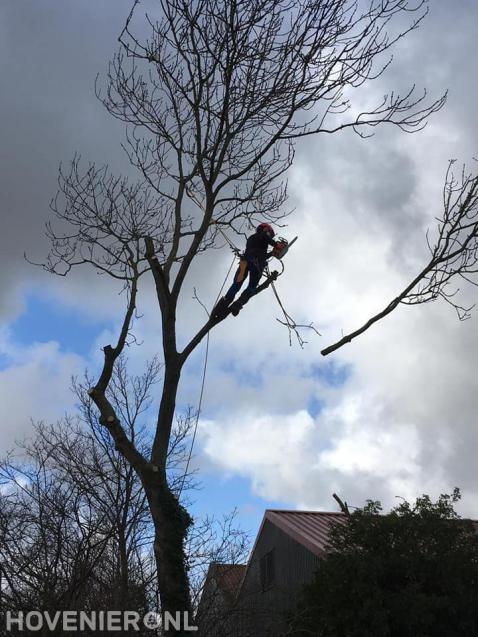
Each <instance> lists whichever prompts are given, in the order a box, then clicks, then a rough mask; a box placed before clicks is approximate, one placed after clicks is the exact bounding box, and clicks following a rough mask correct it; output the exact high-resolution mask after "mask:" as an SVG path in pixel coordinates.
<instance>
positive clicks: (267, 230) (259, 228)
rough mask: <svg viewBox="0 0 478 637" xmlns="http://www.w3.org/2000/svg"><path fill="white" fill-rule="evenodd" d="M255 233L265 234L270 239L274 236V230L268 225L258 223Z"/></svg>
mask: <svg viewBox="0 0 478 637" xmlns="http://www.w3.org/2000/svg"><path fill="white" fill-rule="evenodd" d="M257 232H265V233H266V234H268V235H269V237H270V238H271V239H272V238H273V237H274V235H275V232H274V229H273V228H272V226H271V225H270V224H269V223H260V224H259V225H258V226H257Z"/></svg>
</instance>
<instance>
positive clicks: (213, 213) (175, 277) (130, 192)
mask: <svg viewBox="0 0 478 637" xmlns="http://www.w3.org/2000/svg"><path fill="white" fill-rule="evenodd" d="M426 4H427V3H426V0H417V2H416V3H414V4H413V3H411V2H409V1H408V0H379V1H378V0H367V1H366V2H365V3H358V2H356V1H354V0H321V1H320V2H319V1H312V2H305V1H302V0H299V1H298V2H292V1H291V0H252V1H250V0H247V1H246V0H227V1H224V0H194V1H193V2H186V1H185V0H159V1H158V4H157V17H153V16H150V15H147V16H146V24H147V26H148V28H149V31H150V35H149V37H146V38H143V37H142V36H141V35H138V34H139V33H141V28H142V27H141V26H140V25H139V19H140V18H139V16H138V15H137V14H138V5H139V2H138V0H135V1H134V3H133V7H132V10H131V13H130V14H129V16H128V18H127V21H126V24H125V27H124V29H123V31H122V33H121V35H120V38H119V41H120V51H119V53H118V54H117V55H116V56H115V57H114V59H113V61H112V62H111V64H110V67H109V72H108V76H107V86H106V89H102V88H101V87H100V86H99V84H98V85H97V93H98V96H99V97H100V99H101V100H102V102H103V104H104V105H105V107H106V108H107V110H108V111H109V112H110V113H111V114H112V115H113V116H114V117H116V118H118V119H120V120H122V121H123V122H125V123H126V124H127V137H126V145H125V148H126V151H127V153H128V156H129V160H130V162H131V164H132V166H134V167H135V168H136V169H138V171H139V178H138V181H137V182H135V183H132V182H129V181H128V180H127V179H126V178H121V177H115V176H113V175H111V174H109V172H108V169H107V168H105V167H103V168H102V167H97V166H95V165H93V164H91V165H90V166H89V167H88V168H87V169H86V170H85V171H84V172H83V171H82V169H81V167H80V162H79V159H78V158H77V157H75V159H74V160H73V162H72V164H71V167H70V169H69V170H66V171H63V170H60V177H59V194H58V196H57V198H56V199H55V200H54V202H53V204H52V209H53V211H54V213H55V214H56V216H57V218H58V219H59V221H60V223H59V225H58V226H57V227H55V228H54V227H53V226H48V236H49V238H50V240H51V246H52V247H51V252H50V255H49V257H48V260H47V262H46V264H45V267H46V268H47V269H48V270H49V271H51V272H54V273H57V274H62V275H65V274H67V273H68V272H69V271H70V270H71V268H73V267H75V266H77V265H82V264H90V265H92V266H93V267H94V268H95V269H96V270H97V271H99V272H103V273H106V274H108V275H110V276H111V277H113V278H114V279H116V280H118V281H119V282H120V283H121V284H122V285H123V286H124V291H125V297H126V299H127V300H126V310H125V314H124V318H123V323H122V328H121V330H120V334H119V337H118V341H117V343H116V344H115V345H113V346H112V345H106V346H105V347H104V350H103V351H104V365H103V369H102V371H101V373H100V375H99V378H98V380H97V382H96V383H94V384H92V387H91V388H90V391H89V395H90V397H91V399H92V400H93V402H94V404H95V405H96V407H97V409H98V410H99V413H100V423H101V424H102V425H103V426H104V427H105V428H106V429H107V430H108V431H109V433H110V434H111V436H112V438H113V439H114V442H115V445H116V448H117V449H118V451H119V452H120V453H121V454H122V455H123V457H124V458H125V459H126V460H127V461H128V462H129V463H130V464H131V466H132V467H133V468H134V470H135V472H136V473H137V474H138V476H139V477H140V480H141V483H142V485H143V488H144V490H145V494H146V497H147V500H148V504H149V509H150V514H151V518H152V521H153V523H154V528H155V542H154V550H155V555H156V561H157V568H158V582H159V589H160V593H161V604H162V609H163V610H164V611H172V612H175V611H189V610H191V598H190V591H189V586H188V577H187V569H186V559H185V546H184V543H185V539H186V537H187V532H188V529H189V528H190V525H191V517H190V515H189V514H188V512H187V510H186V509H185V507H184V506H183V505H182V504H181V503H180V501H179V498H178V497H177V495H178V494H177V492H176V493H175V491H174V489H173V488H172V485H171V484H170V483H169V481H168V475H167V454H168V449H169V448H170V439H171V431H172V427H173V422H174V417H175V407H176V396H177V391H178V385H179V381H180V377H181V372H182V369H183V367H184V365H185V363H186V361H187V360H188V358H189V356H190V354H191V353H192V352H193V351H194V349H195V348H196V347H197V345H198V344H199V343H200V342H201V341H202V339H203V338H204V337H205V336H206V335H207V334H208V333H209V332H210V330H211V329H212V328H213V327H214V326H215V325H216V324H217V323H218V322H219V319H217V318H212V317H209V319H208V320H207V321H206V322H205V323H204V325H202V326H200V327H199V328H198V330H197V332H196V333H195V334H194V335H192V336H191V337H190V339H189V341H188V342H186V343H178V340H177V334H176V317H177V307H178V300H179V298H180V295H181V293H182V291H183V289H184V284H185V280H186V277H187V275H188V274H189V273H191V272H192V268H193V265H194V263H195V259H196V257H197V256H198V255H199V254H200V253H202V252H203V251H205V250H208V249H210V248H218V247H221V246H222V245H223V237H224V235H223V231H224V229H226V230H227V231H228V232H234V233H239V234H241V233H244V232H246V231H247V229H248V228H249V227H251V226H252V225H254V224H255V223H256V221H257V220H258V219H261V220H264V219H267V220H269V221H272V222H276V223H280V220H281V219H283V217H284V216H285V214H286V211H284V209H283V206H284V204H285V202H286V199H287V187H286V183H285V181H284V176H285V173H286V171H287V169H288V168H289V167H290V166H291V164H292V162H293V158H294V143H295V141H296V140H297V139H298V138H301V137H305V136H309V135H314V134H317V133H335V132H338V131H340V130H344V129H346V128H352V129H353V130H354V131H356V132H357V133H358V134H359V135H362V136H366V135H369V134H370V132H371V131H372V130H373V127H375V126H377V125H379V124H382V123H388V124H393V125H396V126H399V127H400V128H401V129H403V130H405V131H414V130H418V129H420V128H421V127H422V126H423V125H424V124H425V122H426V119H427V117H428V116H429V115H430V114H431V113H433V112H434V111H437V110H438V109H439V108H441V106H442V105H443V103H444V100H445V97H444V96H443V97H441V98H440V99H438V100H437V101H434V102H428V101H427V98H426V94H425V93H423V94H422V95H419V96H415V93H414V89H411V90H410V91H409V92H407V93H406V94H404V95H398V94H396V93H391V94H390V95H388V96H385V98H384V100H383V101H382V102H381V103H380V104H377V105H375V106H373V107H372V108H370V109H369V110H367V111H366V112H365V111H364V112H361V113H359V114H356V113H354V112H353V111H352V103H351V101H350V99H351V96H352V95H353V92H354V90H355V89H356V88H357V87H360V86H361V85H363V84H364V83H366V82H367V81H369V80H373V79H374V78H376V77H378V76H379V75H380V74H381V73H382V72H383V71H384V70H385V69H386V68H387V66H388V64H389V62H390V58H386V57H385V58H384V57H383V55H382V54H385V53H387V51H389V50H390V49H391V47H392V46H393V45H394V44H395V43H396V42H397V41H398V40H400V39H401V38H403V37H404V36H406V35H407V33H409V32H410V31H412V30H413V29H416V28H417V27H418V25H419V24H420V22H421V21H422V19H423V18H424V16H425V14H426ZM402 14H410V17H411V22H410V25H409V26H408V27H405V28H403V29H402V30H401V31H400V30H398V31H397V30H395V32H393V29H394V25H395V24H398V22H399V20H398V19H399V18H400V16H401V15H402ZM147 273H148V274H151V275H152V277H153V280H154V284H155V288H156V293H157V300H158V308H159V313H160V318H161V327H162V354H163V358H164V379H163V383H162V388H161V399H160V406H159V412H158V415H157V421H156V427H155V434H154V439H153V441H152V444H151V446H150V448H149V449H147V450H146V449H140V448H138V446H137V444H135V440H134V439H133V438H132V437H131V435H128V432H127V431H126V429H125V425H124V421H123V418H122V414H121V413H120V412H118V410H117V409H115V406H114V404H113V403H112V402H111V400H110V399H109V397H108V388H109V386H110V384H111V382H112V377H113V370H114V367H115V364H116V363H117V361H118V359H119V357H120V355H121V353H122V352H123V350H124V348H125V346H126V344H127V343H128V339H129V338H130V337H131V326H132V321H133V319H134V316H135V312H136V307H137V295H138V286H139V285H140V282H141V281H142V279H143V278H144V276H145V275H146V274H147ZM276 276H277V275H276V274H274V273H273V274H272V275H271V276H268V277H266V279H265V280H264V282H263V283H262V284H261V285H260V286H259V288H258V292H259V293H260V292H262V291H263V290H264V289H265V288H267V287H268V286H269V285H270V284H271V282H272V281H273V280H274V279H275V277H276ZM221 320H223V319H221Z"/></svg>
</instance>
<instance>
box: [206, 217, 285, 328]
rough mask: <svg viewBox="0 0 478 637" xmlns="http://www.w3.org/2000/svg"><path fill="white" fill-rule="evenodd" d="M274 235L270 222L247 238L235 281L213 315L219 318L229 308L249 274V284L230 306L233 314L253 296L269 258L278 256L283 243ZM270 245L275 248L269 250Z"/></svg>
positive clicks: (262, 224)
mask: <svg viewBox="0 0 478 637" xmlns="http://www.w3.org/2000/svg"><path fill="white" fill-rule="evenodd" d="M274 235H275V232H274V230H273V228H272V226H271V225H270V224H268V223H260V224H259V225H258V226H257V229H256V232H255V233H254V234H253V235H251V236H250V237H249V238H248V239H247V242H246V249H245V252H244V254H243V255H241V260H240V261H239V267H238V268H237V271H236V274H235V275H234V281H233V283H232V285H231V287H230V288H229V290H228V291H227V292H226V294H225V295H224V296H223V297H222V298H221V299H219V301H218V303H217V304H216V306H215V308H214V309H213V311H212V316H213V317H215V318H219V317H221V316H223V315H224V314H225V312H226V310H227V308H228V307H229V305H230V304H231V303H232V301H233V300H234V297H235V296H236V294H237V293H238V292H239V290H240V289H241V287H242V284H243V283H244V281H245V279H246V276H247V275H249V285H248V286H247V288H246V289H245V290H244V292H243V293H242V294H241V296H240V297H239V298H238V299H237V301H235V302H234V303H232V305H231V307H230V310H231V314H233V315H234V316H237V315H238V314H239V312H240V311H241V309H242V307H243V306H244V305H245V304H246V303H247V301H248V300H249V299H250V298H251V296H254V294H256V291H257V286H258V284H259V280H260V278H261V276H262V272H263V270H264V268H265V265H266V261H267V259H268V258H269V257H271V256H273V255H274V256H278V254H276V252H277V249H279V250H280V248H282V245H283V244H282V243H281V242H276V241H274V239H273V237H274ZM269 246H271V247H272V248H273V250H271V251H270V252H267V248H268V247H269Z"/></svg>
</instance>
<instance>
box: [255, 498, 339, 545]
mask: <svg viewBox="0 0 478 637" xmlns="http://www.w3.org/2000/svg"><path fill="white" fill-rule="evenodd" d="M264 519H265V520H269V521H270V522H272V523H273V524H275V525H276V526H277V527H279V528H280V529H281V530H282V531H284V532H285V533H287V534H288V535H290V536H291V537H292V538H294V540H296V541H297V542H299V543H300V544H302V545H303V546H305V548H307V549H309V551H311V552H312V553H314V554H315V555H320V554H321V553H323V552H324V550H325V547H326V545H327V539H328V535H329V531H330V528H331V526H332V525H333V524H337V523H339V524H341V523H343V522H344V521H345V519H346V516H345V515H344V514H343V513H328V512H324V511H283V510H277V509H267V511H266V513H265V516H264Z"/></svg>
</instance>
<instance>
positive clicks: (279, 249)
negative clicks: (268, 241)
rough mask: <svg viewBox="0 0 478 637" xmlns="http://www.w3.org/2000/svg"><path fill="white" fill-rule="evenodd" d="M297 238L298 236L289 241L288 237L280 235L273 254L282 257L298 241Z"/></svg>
mask: <svg viewBox="0 0 478 637" xmlns="http://www.w3.org/2000/svg"><path fill="white" fill-rule="evenodd" d="M297 238H298V237H294V238H293V239H292V241H287V239H283V238H282V237H278V239H277V241H276V245H275V246H274V249H273V250H272V253H271V256H273V257H275V258H276V259H282V258H283V257H284V256H285V255H286V254H287V252H288V251H289V248H290V247H291V245H292V244H293V243H295V242H296V241H297Z"/></svg>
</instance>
